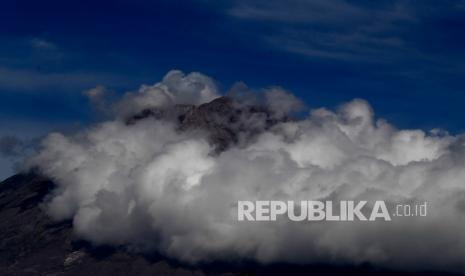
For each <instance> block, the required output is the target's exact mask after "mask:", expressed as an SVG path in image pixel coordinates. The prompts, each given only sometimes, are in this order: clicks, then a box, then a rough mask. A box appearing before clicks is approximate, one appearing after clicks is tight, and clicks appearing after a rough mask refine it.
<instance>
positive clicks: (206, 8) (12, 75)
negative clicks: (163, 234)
mask: <svg viewBox="0 0 465 276" xmlns="http://www.w3.org/2000/svg"><path fill="white" fill-rule="evenodd" d="M464 49H465V1H395V0H394V1H349V0H347V1H342V0H315V1H299V0H297V1H294V0H291V1H275V0H268V1H255V0H252V1H241V0H239V1H140V0H139V1H137V0H136V1H115V0H114V1H95V0H94V1H84V0H80V1H73V0H69V1H62V0H61V1H46V0H43V1H36V0H30V1H24V0H3V1H1V2H0V95H1V101H0V126H1V128H2V130H1V133H0V135H4V134H8V133H9V132H15V133H13V134H14V135H19V136H21V135H26V136H34V133H35V134H38V135H40V134H43V133H45V132H47V131H49V130H50V129H53V128H63V127H68V128H70V126H73V127H74V126H76V125H85V124H86V123H88V122H89V121H90V120H92V116H93V115H92V111H91V108H90V107H89V106H88V104H87V102H86V100H85V99H84V98H83V97H82V93H81V92H82V90H84V89H87V88H91V87H94V86H96V85H99V84H100V85H105V86H107V87H110V88H111V89H113V90H114V91H117V92H119V93H123V92H125V91H127V90H133V89H136V88H137V87H138V86H139V85H140V84H143V83H155V82H157V81H158V80H160V78H161V77H162V76H163V75H164V74H165V73H166V72H167V71H168V70H170V69H180V70H183V71H185V72H190V71H199V72H202V73H204V74H207V75H209V76H211V77H213V78H214V79H215V80H217V81H218V84H219V86H220V88H221V89H222V90H223V91H226V90H227V89H228V88H229V87H230V86H231V85H232V84H233V83H234V82H235V81H244V82H246V83H247V84H248V85H249V86H251V87H254V88H261V87H266V86H270V85H280V86H283V87H284V88H286V89H288V90H290V91H292V92H293V93H295V94H296V95H298V96H299V97H300V98H302V99H304V101H305V102H306V103H307V105H308V106H310V107H320V106H329V107H333V106H336V105H338V104H339V103H341V102H343V101H346V100H350V99H352V98H355V97H359V98H364V99H366V100H368V101H369V102H370V103H371V104H372V105H373V107H374V109H375V111H376V114H377V116H379V117H384V118H387V119H388V120H389V121H391V122H392V123H393V124H395V125H397V126H399V127H403V128H423V129H430V128H436V127H439V128H444V129H448V130H450V131H452V132H455V133H456V132H461V131H463V130H465V119H464V118H465V108H463V107H462V106H463V102H464V100H465V78H464V76H465V51H464ZM22 126H23V128H22ZM31 126H35V127H31ZM39 126H40V127H39ZM10 128H13V129H15V130H14V131H10ZM71 128H72V127H71Z"/></svg>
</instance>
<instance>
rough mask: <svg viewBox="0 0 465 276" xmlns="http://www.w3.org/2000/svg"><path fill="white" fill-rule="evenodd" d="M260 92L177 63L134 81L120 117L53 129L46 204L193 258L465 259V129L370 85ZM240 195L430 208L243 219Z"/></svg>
mask: <svg viewBox="0 0 465 276" xmlns="http://www.w3.org/2000/svg"><path fill="white" fill-rule="evenodd" d="M243 88H244V87H243ZM244 89H246V88H244ZM236 94H237V93H232V94H231V95H236ZM246 94H247V93H246ZM252 94H253V93H252V92H250V95H249V96H246V97H239V96H229V97H221V96H220V94H219V92H218V91H217V88H216V86H215V83H214V81H213V80H212V79H210V78H209V77H207V76H204V75H202V74H200V73H191V74H188V75H184V74H183V73H182V72H179V71H171V72H169V73H168V74H167V75H166V76H165V77H164V79H163V80H162V81H161V82H159V83H157V84H155V85H151V86H147V85H144V86H142V87H141V88H140V89H139V90H138V91H136V92H132V93H128V94H126V95H125V96H124V97H123V98H122V99H121V100H120V101H119V102H118V103H117V104H116V105H115V108H114V110H116V115H115V119H113V120H110V121H106V122H103V123H100V124H98V125H95V126H93V127H90V128H89V129H87V130H85V131H82V132H79V133H76V134H75V135H72V136H65V135H63V134H60V133H52V134H50V135H49V136H48V137H47V138H46V139H45V140H44V141H43V143H42V149H41V151H40V152H39V153H38V154H37V155H36V156H34V157H33V158H31V159H30V160H29V161H28V165H29V166H31V167H38V168H39V169H40V170H41V171H42V172H43V173H44V174H45V175H47V176H49V177H51V178H52V179H53V180H54V181H55V182H56V184H57V186H56V188H55V190H54V191H53V192H52V193H51V194H50V196H49V197H48V200H47V201H46V202H45V203H44V207H45V208H46V210H47V212H48V214H49V215H50V216H52V217H53V218H54V219H56V220H65V219H71V220H72V221H73V225H74V230H75V233H76V234H77V235H78V237H80V238H83V239H86V240H89V241H91V242H93V243H95V244H109V245H123V246H126V247H127V248H128V249H130V250H141V251H145V250H154V251H158V252H161V253H162V254H165V255H167V256H169V257H173V258H177V259H179V260H181V261H185V262H190V263H196V262H204V261H215V260H230V259H232V258H240V259H248V260H256V261H259V262H263V263H271V262H290V263H321V262H323V263H340V264H344V263H349V264H360V263H365V262H369V263H373V264H377V265H381V266H389V267H398V268H408V269H427V268H438V269H448V270H458V269H463V268H464V265H465V231H463V229H465V183H464V181H465V162H464V161H465V140H464V138H463V136H461V135H459V136H451V135H449V134H447V133H446V132H444V131H432V132H430V133H425V132H424V131H422V130H400V129H397V128H395V127H394V126H392V125H390V124H389V123H387V122H386V121H384V120H382V119H379V120H375V118H374V114H373V110H372V109H371V107H370V105H369V104H368V103H367V102H366V101H364V100H360V99H356V100H353V101H351V102H348V103H345V104H342V105H341V106H340V107H339V108H338V109H337V110H328V109H325V108H319V109H314V110H312V111H311V112H310V113H309V115H308V116H306V117H305V118H302V119H292V113H293V112H294V111H296V109H299V108H301V107H302V104H301V103H300V102H299V100H298V99H296V98H295V97H294V96H293V95H291V94H289V93H287V92H286V91H284V90H283V89H281V88H277V87H274V88H270V89H264V90H263V91H262V92H260V93H259V94H260V96H256V97H255V98H254V97H253V96H251V95H252ZM239 200H251V201H255V200H281V201H287V200H292V201H300V200H321V201H325V200H332V201H340V200H367V201H374V200H384V201H386V202H387V203H388V204H397V203H411V202H425V201H426V202H428V215H427V216H426V217H403V218H400V217H399V218H393V219H392V221H388V222H387V221H376V222H360V221H354V222H331V221H321V222H309V221H305V222H290V221H289V220H286V219H278V220H277V221H273V222H244V221H238V220H237V202H238V201H239Z"/></svg>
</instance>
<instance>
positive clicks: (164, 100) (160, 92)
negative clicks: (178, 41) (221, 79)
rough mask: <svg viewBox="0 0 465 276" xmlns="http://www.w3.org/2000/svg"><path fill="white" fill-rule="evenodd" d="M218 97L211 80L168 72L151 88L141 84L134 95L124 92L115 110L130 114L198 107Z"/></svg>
mask: <svg viewBox="0 0 465 276" xmlns="http://www.w3.org/2000/svg"><path fill="white" fill-rule="evenodd" d="M217 97H219V95H218V91H217V88H216V85H215V83H214V81H213V80H212V79H211V78H209V77H207V76H205V75H203V74H201V73H197V72H193V73H190V74H188V75H184V73H183V72H181V71H178V70H172V71H170V72H168V73H167V74H166V75H165V77H164V78H163V80H162V81H161V82H159V83H156V84H154V85H142V86H141V87H140V88H139V90H138V91H137V92H132V93H127V94H126V95H125V97H124V99H123V100H122V101H121V103H120V104H119V105H118V107H117V109H118V111H119V113H121V114H123V115H126V116H127V115H131V114H134V113H136V112H138V111H140V110H143V109H150V108H155V107H158V108H160V107H167V106H172V105H174V104H194V105H198V104H202V103H206V102H209V101H211V100H213V99H215V98H217Z"/></svg>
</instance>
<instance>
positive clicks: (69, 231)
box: [0, 97, 443, 276]
mask: <svg viewBox="0 0 465 276" xmlns="http://www.w3.org/2000/svg"><path fill="white" fill-rule="evenodd" d="M148 117H155V118H163V119H168V120H173V121H175V122H176V123H177V124H178V128H179V131H187V130H199V131H206V132H207V133H208V137H209V140H210V142H211V143H212V144H213V145H214V146H215V149H216V152H217V153H220V152H221V151H223V150H225V149H227V148H228V147H230V146H231V145H232V144H237V143H240V141H241V139H242V138H241V137H247V139H250V138H253V136H255V135H256V134H258V133H260V132H261V131H263V130H265V129H268V128H270V127H272V126H273V125H274V124H276V123H277V122H279V121H282V120H288V118H276V117H275V116H274V115H273V114H272V113H271V112H269V111H268V110H266V109H265V108H261V107H257V106H251V105H242V104H238V103H237V102H235V101H234V100H232V99H231V98H227V97H221V98H218V99H215V100H214V101H212V102H210V103H207V104H203V105H200V106H190V105H178V106H176V107H175V108H174V109H171V110H144V111H143V112H141V113H140V114H136V115H134V116H133V117H131V118H129V119H127V123H128V124H136V123H137V122H138V121H139V120H144V119H145V118H148ZM53 188H54V183H53V181H51V180H50V179H48V178H47V177H45V176H42V175H40V174H39V173H37V172H34V171H31V172H28V173H22V174H18V175H15V176H12V177H10V178H8V179H6V180H5V181H3V182H1V183H0V275H112V276H116V275H341V274H344V275H397V273H396V272H393V271H385V270H379V269H375V268H372V267H370V266H369V265H364V266H358V267H352V266H351V267H341V266H331V265H321V266H315V265H312V266H296V265H286V264H275V265H259V264H255V263H248V262H228V263H224V262H223V263H209V264H202V265H198V266H190V265H186V264H181V263H178V262H176V261H174V260H170V259H167V258H165V257H163V256H160V255H158V254H156V253H151V254H139V253H134V252H130V251H127V250H126V249H125V248H114V247H106V246H93V245H92V244H89V243H87V242H85V241H82V240H79V239H76V238H75V237H74V236H73V228H72V222H71V221H65V222H59V223H57V222H54V221H52V220H51V219H50V218H49V217H48V216H47V214H46V213H45V212H44V211H43V209H42V208H41V203H42V202H43V201H44V200H45V199H46V198H47V196H48V195H49V194H50V192H51V191H52V190H53ZM433 274H434V273H428V274H426V275H433ZM402 275H423V274H408V273H402ZM441 275H443V274H441Z"/></svg>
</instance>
